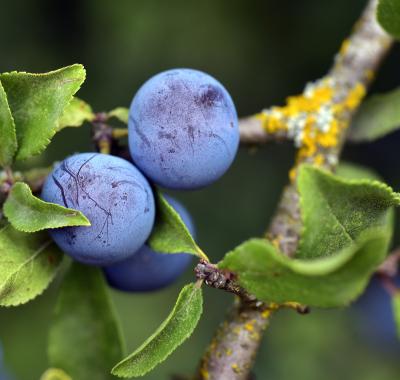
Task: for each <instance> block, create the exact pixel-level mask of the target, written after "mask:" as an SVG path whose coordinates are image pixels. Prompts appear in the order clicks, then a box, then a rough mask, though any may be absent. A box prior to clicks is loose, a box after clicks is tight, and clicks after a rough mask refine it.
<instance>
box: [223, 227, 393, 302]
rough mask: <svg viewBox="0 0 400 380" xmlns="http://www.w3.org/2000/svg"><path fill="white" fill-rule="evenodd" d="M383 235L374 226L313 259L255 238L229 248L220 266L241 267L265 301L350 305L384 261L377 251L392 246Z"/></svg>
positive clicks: (242, 278)
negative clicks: (294, 256)
mask: <svg viewBox="0 0 400 380" xmlns="http://www.w3.org/2000/svg"><path fill="white" fill-rule="evenodd" d="M383 235H384V232H382V231H379V230H376V231H374V232H372V231H370V232H369V234H368V236H365V237H362V238H361V237H360V238H359V241H357V244H353V245H351V246H349V247H346V248H344V249H343V250H342V251H340V252H338V253H336V255H335V256H334V257H332V258H329V257H327V258H322V259H313V260H308V261H309V262H307V261H306V260H302V259H289V258H287V257H286V256H284V255H282V254H281V253H279V252H278V251H277V250H276V248H275V247H273V246H272V245H271V244H270V243H269V242H268V241H266V240H264V239H253V240H249V241H247V242H245V243H243V244H242V245H241V246H239V247H237V248H236V249H234V250H233V251H232V252H230V253H228V254H227V255H226V256H225V258H224V259H223V261H222V262H221V263H220V265H219V266H220V267H221V268H229V269H230V270H232V271H234V272H235V273H238V274H239V283H240V284H241V285H242V286H243V287H244V288H246V289H247V290H248V291H249V292H251V293H252V294H254V295H255V296H256V297H257V298H258V299H260V300H262V301H265V302H276V303H283V302H287V301H295V302H299V303H302V304H305V305H309V306H315V307H337V306H344V305H347V304H349V303H350V302H351V301H352V300H354V299H355V298H357V297H358V296H359V295H360V294H361V293H362V291H363V289H364V288H365V286H366V285H367V284H368V280H369V276H370V275H371V274H372V272H373V271H374V269H375V268H376V266H377V265H378V264H379V263H380V262H381V261H382V257H381V256H382V255H379V254H378V255H376V251H378V253H379V252H382V251H385V250H386V249H387V244H385V241H384V238H382V236H383Z"/></svg>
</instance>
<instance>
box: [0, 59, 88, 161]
mask: <svg viewBox="0 0 400 380" xmlns="http://www.w3.org/2000/svg"><path fill="white" fill-rule="evenodd" d="M74 67H80V68H81V69H82V71H83V77H82V78H76V79H75V80H76V81H78V82H79V81H81V82H80V84H79V86H78V88H77V90H76V91H75V92H74V94H72V95H71V97H70V99H69V100H68V102H67V104H66V106H65V107H67V105H68V104H69V103H70V102H71V100H72V98H73V97H74V95H75V93H76V92H77V91H78V90H79V89H80V87H81V86H82V84H83V82H84V81H85V79H86V69H85V67H84V66H83V65H82V64H80V63H74V64H72V65H69V66H65V67H62V68H60V69H57V70H52V71H49V72H47V73H28V72H26V71H10V72H4V73H1V74H0V80H1V77H3V76H10V75H12V74H25V75H30V76H32V77H45V76H49V75H53V74H57V73H59V72H62V71H63V70H65V69H70V68H74ZM65 107H64V110H65ZM60 116H62V113H61V115H60ZM56 133H57V121H56V123H55V125H54V128H52V129H51V130H49V131H48V136H45V137H44V139H43V141H44V145H42V146H41V147H38V148H37V150H36V151H34V152H31V153H30V154H29V155H28V156H27V155H26V154H25V155H22V157H21V154H20V152H21V150H20V149H18V150H17V153H16V156H15V159H16V160H17V161H23V160H26V159H28V158H30V157H33V156H36V155H38V154H40V153H42V152H43V151H44V150H45V149H46V147H47V146H48V145H49V144H50V142H51V139H52V138H53V137H54V135H55V134H56Z"/></svg>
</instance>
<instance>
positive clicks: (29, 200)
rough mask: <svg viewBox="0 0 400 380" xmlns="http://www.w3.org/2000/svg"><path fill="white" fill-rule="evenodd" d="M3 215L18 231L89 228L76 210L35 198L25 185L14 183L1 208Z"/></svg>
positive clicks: (87, 222) (86, 221)
mask: <svg viewBox="0 0 400 380" xmlns="http://www.w3.org/2000/svg"><path fill="white" fill-rule="evenodd" d="M3 211H4V215H5V216H6V217H7V219H8V220H9V222H10V223H11V224H12V225H13V227H14V228H16V229H17V230H19V231H23V232H36V231H41V230H44V229H47V228H59V227H71V226H90V222H89V220H88V219H87V218H86V217H85V216H84V215H83V214H82V213H81V212H80V211H78V210H73V209H69V208H66V207H63V206H60V205H58V204H55V203H49V202H45V201H42V200H41V199H39V198H37V197H35V196H34V195H33V194H32V192H31V189H30V188H29V186H28V185H27V184H26V183H23V182H16V183H15V184H14V185H13V187H12V188H11V191H10V194H9V195H8V198H7V200H6V202H5V203H4V207H3Z"/></svg>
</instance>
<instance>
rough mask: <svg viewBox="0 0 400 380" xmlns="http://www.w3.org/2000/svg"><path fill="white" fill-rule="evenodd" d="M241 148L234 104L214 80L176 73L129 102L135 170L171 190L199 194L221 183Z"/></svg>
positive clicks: (186, 72)
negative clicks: (191, 191) (207, 187)
mask: <svg viewBox="0 0 400 380" xmlns="http://www.w3.org/2000/svg"><path fill="white" fill-rule="evenodd" d="M238 145H239V127H238V118H237V113H236V109H235V105H234V104H233V101H232V99H231V97H230V95H229V93H228V92H227V91H226V89H225V88H224V87H223V86H222V84H221V83H219V82H218V81H217V80H216V79H214V78H213V77H211V76H210V75H208V74H205V73H203V72H201V71H197V70H190V69H175V70H169V71H165V72H162V73H160V74H158V75H156V76H154V77H152V78H150V79H149V80H148V81H147V82H146V83H145V84H144V85H143V86H142V87H141V88H140V89H139V91H138V92H137V94H136V95H135V97H134V98H133V101H132V104H131V107H130V112H129V148H130V152H131V155H132V158H133V160H134V162H135V164H136V165H137V166H138V168H139V169H140V170H141V171H142V172H143V173H144V174H145V175H146V176H147V177H148V178H150V179H151V180H152V181H154V182H155V183H157V184H159V185H161V186H164V187H166V188H171V189H179V190H188V189H197V188H201V187H204V186H207V185H209V184H211V183H212V182H214V181H216V180H217V179H218V178H220V177H221V176H222V175H223V174H224V173H225V172H226V171H227V170H228V168H229V167H230V165H231V164H232V162H233V160H234V158H235V155H236V153H237V149H238Z"/></svg>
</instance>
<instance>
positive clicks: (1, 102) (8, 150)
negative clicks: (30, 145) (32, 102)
mask: <svg viewBox="0 0 400 380" xmlns="http://www.w3.org/2000/svg"><path fill="white" fill-rule="evenodd" d="M0 136H1V144H0V166H8V165H10V164H11V163H12V160H13V157H14V154H15V152H16V150H17V136H16V134H15V124H14V119H13V117H12V115H11V111H10V107H9V105H8V101H7V95H6V93H5V91H4V88H3V86H2V84H1V82H0Z"/></svg>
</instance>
